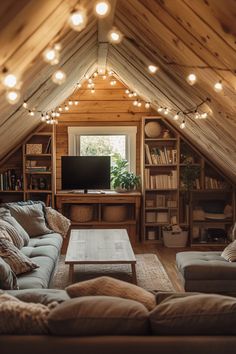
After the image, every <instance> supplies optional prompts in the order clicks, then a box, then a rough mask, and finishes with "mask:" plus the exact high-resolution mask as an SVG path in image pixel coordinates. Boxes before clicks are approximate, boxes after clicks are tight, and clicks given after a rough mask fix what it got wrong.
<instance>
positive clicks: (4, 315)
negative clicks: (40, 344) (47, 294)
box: [0, 294, 50, 334]
mask: <svg viewBox="0 0 236 354" xmlns="http://www.w3.org/2000/svg"><path fill="white" fill-rule="evenodd" d="M49 312H50V310H49V308H48V307H47V306H45V305H42V304H33V303H25V302H22V301H20V300H18V299H17V298H15V297H13V296H11V295H9V294H0V334H45V333H48V322H47V317H48V314H49Z"/></svg>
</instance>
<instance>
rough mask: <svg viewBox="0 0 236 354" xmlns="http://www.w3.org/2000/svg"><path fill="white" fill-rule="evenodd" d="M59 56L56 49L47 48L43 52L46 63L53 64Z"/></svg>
mask: <svg viewBox="0 0 236 354" xmlns="http://www.w3.org/2000/svg"><path fill="white" fill-rule="evenodd" d="M57 56H58V52H57V51H56V50H55V49H54V48H47V49H45V51H44V52H43V59H44V61H45V62H46V63H50V64H51V63H53V62H54V60H55V59H56V58H57Z"/></svg>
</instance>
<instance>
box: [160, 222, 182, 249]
mask: <svg viewBox="0 0 236 354" xmlns="http://www.w3.org/2000/svg"><path fill="white" fill-rule="evenodd" d="M162 234H163V243H164V246H165V247H170V248H171V247H176V248H177V247H186V244H187V240H188V231H187V230H182V228H181V227H180V226H179V225H167V226H163V228H162Z"/></svg>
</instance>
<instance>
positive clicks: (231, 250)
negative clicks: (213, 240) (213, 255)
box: [221, 240, 236, 262]
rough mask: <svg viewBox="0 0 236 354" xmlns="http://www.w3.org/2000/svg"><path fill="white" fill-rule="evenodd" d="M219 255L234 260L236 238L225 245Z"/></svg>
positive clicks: (235, 258) (235, 255) (229, 260)
mask: <svg viewBox="0 0 236 354" xmlns="http://www.w3.org/2000/svg"><path fill="white" fill-rule="evenodd" d="M221 257H223V258H224V259H225V260H226V261H228V262H236V240H235V241H233V242H231V243H230V244H229V245H228V246H227V247H225V249H224V251H223V252H222V253H221Z"/></svg>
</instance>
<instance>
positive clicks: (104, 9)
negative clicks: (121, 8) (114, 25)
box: [95, 1, 111, 17]
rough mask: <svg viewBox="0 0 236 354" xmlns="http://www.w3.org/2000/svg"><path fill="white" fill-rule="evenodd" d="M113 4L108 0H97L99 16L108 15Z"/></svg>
mask: <svg viewBox="0 0 236 354" xmlns="http://www.w3.org/2000/svg"><path fill="white" fill-rule="evenodd" d="M110 8H111V5H110V3H109V2H108V1H97V3H96V4H95V13H96V15H97V16H99V17H106V16H107V15H108V14H109V12H110Z"/></svg>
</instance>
